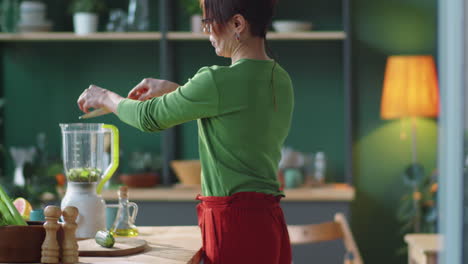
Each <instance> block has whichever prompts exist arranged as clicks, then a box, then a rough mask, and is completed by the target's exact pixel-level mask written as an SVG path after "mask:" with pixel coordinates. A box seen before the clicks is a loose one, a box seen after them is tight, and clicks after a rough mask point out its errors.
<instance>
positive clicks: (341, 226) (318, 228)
mask: <svg viewBox="0 0 468 264" xmlns="http://www.w3.org/2000/svg"><path fill="white" fill-rule="evenodd" d="M288 232H289V239H290V241H291V245H300V244H309V243H317V242H325V241H331V240H336V239H343V243H344V246H345V249H346V255H348V256H349V254H350V253H352V255H353V261H352V262H351V263H353V264H363V261H362V258H361V254H360V253H359V249H358V247H357V245H356V242H355V241H354V237H353V234H352V233H351V229H350V227H349V225H348V221H346V217H345V216H344V215H343V214H342V213H336V214H335V220H334V221H330V222H324V223H319V224H312V225H288ZM345 261H346V260H345ZM345 264H346V262H345Z"/></svg>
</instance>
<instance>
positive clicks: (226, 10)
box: [200, 0, 278, 38]
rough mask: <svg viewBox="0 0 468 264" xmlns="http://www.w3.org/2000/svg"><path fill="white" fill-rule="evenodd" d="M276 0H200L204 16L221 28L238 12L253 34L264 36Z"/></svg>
mask: <svg viewBox="0 0 468 264" xmlns="http://www.w3.org/2000/svg"><path fill="white" fill-rule="evenodd" d="M277 1H278V0H200V2H201V5H202V8H203V13H204V16H205V18H210V19H212V20H213V21H214V22H216V23H217V24H219V25H221V28H222V27H223V26H224V25H226V23H227V22H228V21H229V19H231V18H232V17H233V16H234V15H236V14H240V15H242V16H243V17H244V18H245V20H247V22H248V23H249V24H250V32H251V33H252V35H253V36H256V37H261V38H265V37H266V33H267V30H268V27H269V25H270V23H271V19H272V17H273V14H274V11H275V6H276V3H277Z"/></svg>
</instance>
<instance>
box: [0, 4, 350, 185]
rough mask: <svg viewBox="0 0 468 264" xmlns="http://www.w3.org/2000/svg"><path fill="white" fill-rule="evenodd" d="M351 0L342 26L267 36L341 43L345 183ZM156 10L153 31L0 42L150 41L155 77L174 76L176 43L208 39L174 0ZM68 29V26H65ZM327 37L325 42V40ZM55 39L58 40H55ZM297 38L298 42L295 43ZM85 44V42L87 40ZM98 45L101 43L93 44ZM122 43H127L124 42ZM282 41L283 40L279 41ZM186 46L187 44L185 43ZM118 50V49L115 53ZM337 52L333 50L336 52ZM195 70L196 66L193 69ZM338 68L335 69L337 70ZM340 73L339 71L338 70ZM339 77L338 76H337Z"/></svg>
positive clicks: (172, 132) (170, 147)
mask: <svg viewBox="0 0 468 264" xmlns="http://www.w3.org/2000/svg"><path fill="white" fill-rule="evenodd" d="M349 2H350V0H342V20H343V23H342V24H343V28H340V27H341V26H340V27H337V28H336V29H335V28H334V27H331V29H329V28H326V30H325V29H324V30H322V31H310V32H294V33H277V32H269V33H268V35H267V39H268V40H270V41H271V42H274V43H286V44H287V45H289V44H288V41H291V42H292V43H294V44H292V46H291V48H292V49H294V45H302V47H304V44H303V43H309V42H311V43H312V42H314V43H316V42H326V44H323V45H328V43H330V44H331V45H335V44H336V43H340V44H339V45H341V44H342V47H343V56H342V57H343V58H342V65H343V69H342V72H343V85H344V86H343V91H344V102H343V105H344V113H343V116H344V122H345V124H344V130H345V131H344V132H343V134H344V135H343V137H344V138H345V140H344V145H345V146H344V149H343V153H345V154H344V156H345V161H344V173H345V177H344V179H345V181H346V182H347V183H351V182H352V171H353V169H352V158H351V156H352V138H353V136H352V131H353V129H352V125H353V124H352V104H351V102H352V96H353V93H352V87H351V83H352V80H351V59H350V58H351V39H350V36H351V32H350V17H349V13H350V5H349ZM157 5H158V7H157V9H158V12H159V22H158V28H155V29H153V30H158V31H152V32H122V33H116V32H112V33H108V32H99V33H94V34H90V35H85V36H79V35H75V34H74V33H72V32H44V33H19V34H5V33H0V43H3V44H5V45H10V46H11V45H12V44H15V43H26V44H27V43H28V42H34V43H35V42H38V43H42V42H50V43H53V44H52V45H56V47H59V46H60V42H67V43H68V42H75V43H78V44H77V45H79V43H87V42H90V43H92V42H104V44H102V45H107V44H108V43H110V44H111V45H109V46H112V45H113V44H114V43H116V45H120V43H127V42H128V43H131V42H138V43H135V44H133V43H131V44H130V45H140V42H141V43H142V44H141V45H148V44H149V45H153V43H154V46H155V47H156V49H159V54H158V56H157V57H156V58H155V59H151V60H154V64H159V72H158V77H159V78H163V79H169V80H174V79H175V78H174V76H176V74H175V73H176V67H175V66H176V65H175V61H176V56H175V52H174V50H175V49H176V46H178V45H179V44H181V45H185V44H184V43H190V45H191V44H194V46H196V42H202V41H208V35H206V34H203V33H192V32H183V31H176V30H177V29H180V28H178V27H176V26H175V23H174V19H173V18H174V17H176V15H177V10H176V8H175V4H174V1H173V0H159V2H158V3H157ZM65 30H69V29H65ZM327 41H328V42H327ZM55 42H57V43H59V44H55ZM298 42H300V43H299V44H298ZM86 45H88V44H86ZM96 45H101V44H96ZM123 45H124V46H125V45H126V44H123ZM207 45H209V44H207ZM281 45H284V44H281ZM185 46H187V45H185ZM115 54H117V53H115ZM335 54H336V52H335ZM194 70H195V69H194ZM337 71H338V70H337ZM340 73H341V72H340ZM340 77H341V76H340ZM178 130H179V128H177V127H176V128H172V129H169V130H167V131H165V132H164V133H162V137H161V138H162V139H161V147H162V153H163V154H164V160H165V164H166V165H165V167H164V173H163V183H165V184H170V183H171V181H172V179H174V175H172V174H171V170H170V168H169V165H168V164H169V162H170V161H171V160H173V159H178V158H180V156H179V155H178V153H177V150H178V149H179V147H180V145H179V144H180V142H179V140H178Z"/></svg>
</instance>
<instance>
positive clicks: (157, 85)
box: [128, 78, 180, 101]
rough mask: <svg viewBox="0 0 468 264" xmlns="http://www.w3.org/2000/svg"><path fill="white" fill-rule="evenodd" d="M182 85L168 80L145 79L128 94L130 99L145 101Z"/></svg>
mask: <svg viewBox="0 0 468 264" xmlns="http://www.w3.org/2000/svg"><path fill="white" fill-rule="evenodd" d="M179 86H180V85H178V84H177V83H173V82H170V81H166V80H159V79H153V78H145V79H143V81H141V82H140V83H139V84H138V85H137V86H135V88H133V89H132V90H131V91H130V92H129V93H128V98H130V99H133V100H139V101H145V100H149V99H151V98H154V97H159V96H162V95H164V94H167V93H170V92H172V91H174V90H176V89H177V88H178V87H179Z"/></svg>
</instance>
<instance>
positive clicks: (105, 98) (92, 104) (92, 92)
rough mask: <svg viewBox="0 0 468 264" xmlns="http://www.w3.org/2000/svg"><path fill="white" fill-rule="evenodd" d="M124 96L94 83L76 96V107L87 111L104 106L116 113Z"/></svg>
mask: <svg viewBox="0 0 468 264" xmlns="http://www.w3.org/2000/svg"><path fill="white" fill-rule="evenodd" d="M123 99H124V98H123V97H122V96H120V95H118V94H116V93H113V92H111V91H109V90H106V89H103V88H101V87H99V86H96V85H90V86H89V87H88V89H85V90H84V91H83V93H82V94H81V95H80V97H79V98H78V102H77V103H78V107H79V108H80V110H81V111H83V112H85V113H88V112H89V111H90V109H91V108H93V109H98V108H106V109H107V110H109V111H111V112H114V113H116V112H117V106H118V104H119V103H120V101H122V100H123Z"/></svg>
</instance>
